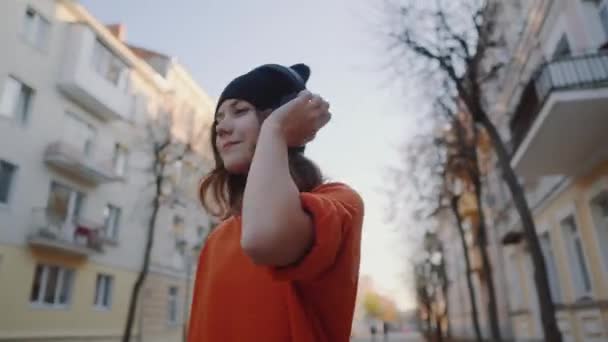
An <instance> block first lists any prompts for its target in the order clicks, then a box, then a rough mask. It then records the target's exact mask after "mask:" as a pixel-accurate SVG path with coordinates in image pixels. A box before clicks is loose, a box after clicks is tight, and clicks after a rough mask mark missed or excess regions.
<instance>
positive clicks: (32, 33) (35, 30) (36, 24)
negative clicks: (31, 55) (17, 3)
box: [22, 8, 51, 49]
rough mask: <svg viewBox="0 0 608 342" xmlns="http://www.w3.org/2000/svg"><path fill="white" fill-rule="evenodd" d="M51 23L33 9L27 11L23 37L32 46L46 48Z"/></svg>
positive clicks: (24, 19)
mask: <svg viewBox="0 0 608 342" xmlns="http://www.w3.org/2000/svg"><path fill="white" fill-rule="evenodd" d="M50 27H51V25H50V23H49V21H48V20H46V19H45V18H44V17H42V16H41V15H40V13H38V12H36V11H35V10H34V9H32V8H28V9H27V10H26V11H25V17H24V18H23V32H22V33H23V37H24V38H25V41H27V42H28V43H29V44H31V45H32V46H35V47H37V48H39V49H44V48H46V45H47V41H48V38H49V32H50Z"/></svg>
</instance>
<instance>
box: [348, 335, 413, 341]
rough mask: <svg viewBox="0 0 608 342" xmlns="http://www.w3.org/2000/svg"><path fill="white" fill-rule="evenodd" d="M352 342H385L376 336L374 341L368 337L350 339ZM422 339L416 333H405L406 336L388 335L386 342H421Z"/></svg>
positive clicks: (382, 337)
mask: <svg viewBox="0 0 608 342" xmlns="http://www.w3.org/2000/svg"><path fill="white" fill-rule="evenodd" d="M351 341H353V342H372V341H373V342H385V341H386V340H384V336H382V335H380V336H376V339H375V340H372V339H371V338H370V337H366V338H355V339H352V340H351ZM422 341H423V339H422V337H420V335H419V334H418V333H407V334H397V333H395V334H390V335H389V339H388V342H422Z"/></svg>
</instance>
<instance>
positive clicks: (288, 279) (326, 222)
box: [188, 18, 363, 342]
mask: <svg viewBox="0 0 608 342" xmlns="http://www.w3.org/2000/svg"><path fill="white" fill-rule="evenodd" d="M232 19H234V18H232ZM232 19H230V20H228V21H227V22H225V23H224V24H226V25H228V26H230V25H232V22H233V21H234V20H232ZM295 38H296V39H297V37H295ZM277 44H278V45H277V46H279V45H281V44H282V43H281V42H280V41H277ZM252 46H255V43H254V44H253V45H252ZM235 47H236V49H235V53H233V54H229V55H226V56H225V57H226V61H230V60H232V59H234V58H236V59H240V58H243V57H246V56H247V55H248V54H249V53H250V52H252V51H249V49H250V46H236V45H235ZM253 49H255V47H253ZM309 76H310V69H309V67H308V66H306V65H304V64H297V65H294V66H291V67H287V66H282V65H277V64H267V65H262V66H260V67H257V68H255V69H253V70H251V71H250V72H248V73H246V74H244V75H242V76H239V77H237V78H236V79H234V80H233V81H232V82H230V83H229V84H228V86H227V87H226V89H224V91H223V92H222V94H221V95H220V97H219V100H218V103H217V107H216V110H215V114H214V121H213V123H211V125H210V126H211V127H210V129H211V130H210V132H209V133H210V134H209V137H210V139H211V147H212V149H213V157H214V159H215V167H214V168H213V169H212V170H211V172H210V173H209V174H208V175H207V176H205V177H204V178H203V179H202V181H201V184H200V187H199V196H200V199H201V202H202V204H203V206H204V207H205V209H207V211H208V212H210V213H212V214H213V215H215V216H219V217H221V218H222V219H223V220H224V221H223V222H222V223H221V224H220V225H219V226H218V227H217V228H216V229H215V230H214V231H213V232H212V233H211V234H210V235H209V238H208V240H207V243H206V244H205V247H204V249H203V250H202V251H201V255H200V259H199V263H198V267H197V274H196V284H195V289H194V297H193V303H192V309H191V316H190V323H189V333H188V342H233V341H234V342H239V341H263V342H289V341H346V340H348V338H349V335H350V332H351V327H352V319H353V311H354V306H355V298H356V293H357V281H356V279H358V276H359V257H360V246H361V226H362V221H363V202H362V200H361V197H360V196H359V195H358V194H357V193H356V192H355V191H354V190H353V189H352V188H350V187H349V186H347V185H345V184H342V183H327V182H325V180H324V178H323V177H322V174H321V171H320V170H319V168H318V167H317V166H316V165H315V164H314V163H313V162H312V161H311V160H310V159H308V158H307V157H306V156H305V155H304V145H305V144H306V143H308V142H310V141H311V140H313V139H314V138H315V135H316V134H317V133H318V131H319V130H320V129H322V128H323V126H325V124H327V122H328V121H329V120H330V118H331V115H330V113H329V103H328V102H327V101H326V100H325V99H323V98H322V97H321V96H319V95H317V94H312V93H311V92H309V91H308V90H306V82H307V80H308V78H309ZM347 121H348V120H347ZM348 148H349V147H348V146H346V149H348Z"/></svg>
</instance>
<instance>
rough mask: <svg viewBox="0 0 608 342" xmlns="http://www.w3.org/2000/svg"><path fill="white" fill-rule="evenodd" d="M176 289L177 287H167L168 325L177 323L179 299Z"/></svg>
mask: <svg viewBox="0 0 608 342" xmlns="http://www.w3.org/2000/svg"><path fill="white" fill-rule="evenodd" d="M178 292H179V291H178V288H177V286H170V287H169V302H168V305H167V321H168V322H169V323H170V324H175V323H178V321H177V318H178V317H177V316H178V312H179V311H178V310H179V307H178V300H179V298H178V297H177V296H178Z"/></svg>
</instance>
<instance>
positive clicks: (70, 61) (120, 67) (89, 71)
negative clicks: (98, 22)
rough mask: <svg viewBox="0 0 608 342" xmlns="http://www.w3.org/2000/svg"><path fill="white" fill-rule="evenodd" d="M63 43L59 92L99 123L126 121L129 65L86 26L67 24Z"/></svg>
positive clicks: (129, 98) (128, 103) (128, 109)
mask: <svg viewBox="0 0 608 342" xmlns="http://www.w3.org/2000/svg"><path fill="white" fill-rule="evenodd" d="M65 42H66V47H65V51H64V56H63V65H62V66H61V74H60V79H59V89H61V90H62V91H63V92H64V93H65V94H66V96H67V97H69V98H70V99H72V100H73V101H74V102H77V103H79V104H80V105H81V106H83V107H84V108H86V109H88V110H89V111H90V112H91V113H92V114H94V115H96V116H97V117H98V118H100V119H101V120H104V121H110V120H120V119H122V118H128V117H129V111H130V109H131V97H130V96H129V94H128V91H127V84H128V71H129V69H128V64H127V63H126V62H124V61H123V59H120V58H119V57H118V55H117V54H114V53H112V52H110V49H109V48H107V47H106V46H107V45H103V44H102V43H100V41H99V40H98V38H97V36H96V35H95V33H94V32H93V30H91V28H89V27H88V26H87V25H84V24H79V23H73V24H70V25H69V27H68V32H67V37H66V39H65ZM96 63H97V64H96ZM96 65H97V67H98V69H99V70H100V71H98V70H96V69H95V68H96ZM104 73H105V75H106V76H109V75H114V77H104V76H103V74H104Z"/></svg>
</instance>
